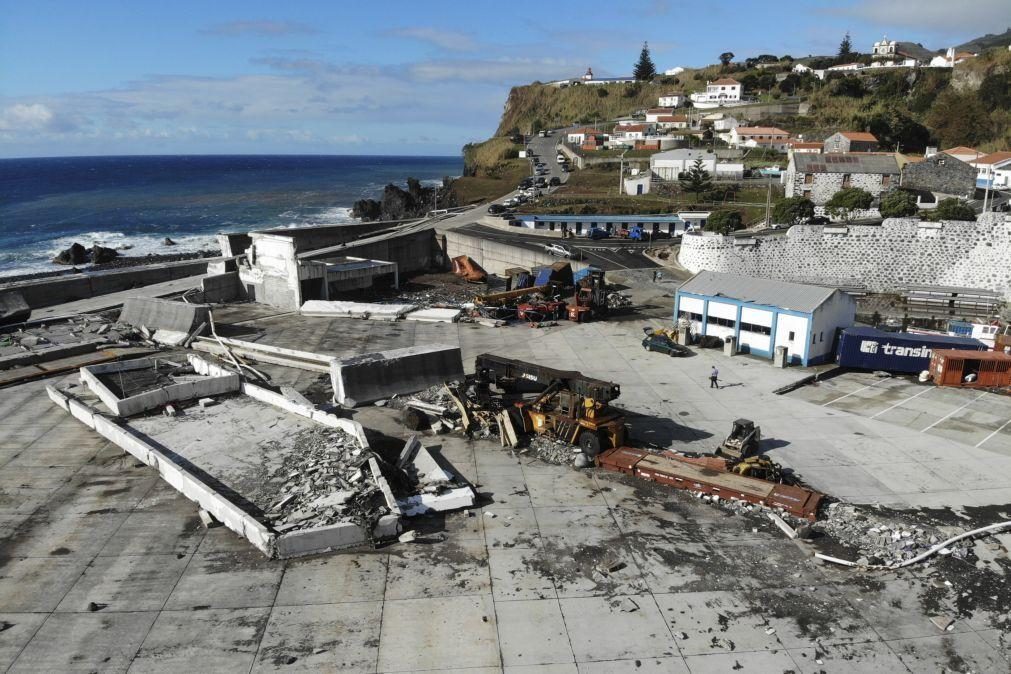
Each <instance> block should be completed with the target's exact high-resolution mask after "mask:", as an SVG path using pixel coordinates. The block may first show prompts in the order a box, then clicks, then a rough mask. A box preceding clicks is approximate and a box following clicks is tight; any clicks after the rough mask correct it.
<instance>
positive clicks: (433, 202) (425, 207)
mask: <svg viewBox="0 0 1011 674" xmlns="http://www.w3.org/2000/svg"><path fill="white" fill-rule="evenodd" d="M451 182H452V181H451V180H450V179H448V178H443V181H442V185H440V186H439V187H424V186H422V184H421V182H420V181H418V180H417V179H416V178H408V179H407V189H406V190H405V189H402V188H400V187H397V186H396V185H387V186H386V187H385V188H384V189H383V196H382V197H381V198H380V199H378V200H376V199H359V200H358V201H356V202H355V203H354V206H352V209H351V215H353V216H354V217H356V218H360V219H361V220H363V221H366V222H370V221H380V220H404V219H409V218H417V217H422V216H424V215H425V214H426V213H428V212H429V211H430V210H432V209H433V208H436V207H437V206H438V208H451V207H453V206H456V205H457V203H456V197H455V195H454V194H453V190H452V188H451V186H450V184H451Z"/></svg>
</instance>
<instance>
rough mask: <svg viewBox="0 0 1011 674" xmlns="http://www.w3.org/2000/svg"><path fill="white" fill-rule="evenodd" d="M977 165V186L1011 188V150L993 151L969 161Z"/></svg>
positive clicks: (972, 164)
mask: <svg viewBox="0 0 1011 674" xmlns="http://www.w3.org/2000/svg"><path fill="white" fill-rule="evenodd" d="M969 164H970V165H971V166H975V167H976V171H977V172H978V174H977V176H976V186H977V187H984V188H985V187H989V188H990V189H997V190H1006V189H1008V188H1011V152H1008V151H1007V150H1004V151H1002V152H991V153H990V154H987V155H983V156H982V157H980V158H979V159H976V160H974V161H971V162H969Z"/></svg>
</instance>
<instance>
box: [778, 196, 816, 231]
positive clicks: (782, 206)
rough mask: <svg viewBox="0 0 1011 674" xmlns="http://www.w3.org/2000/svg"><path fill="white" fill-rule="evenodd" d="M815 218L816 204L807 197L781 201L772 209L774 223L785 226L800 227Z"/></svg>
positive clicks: (789, 198) (788, 198)
mask: <svg viewBox="0 0 1011 674" xmlns="http://www.w3.org/2000/svg"><path fill="white" fill-rule="evenodd" d="M813 217H814V202H812V201H811V200H810V199H807V198H805V197H787V198H786V199H780V200H779V201H777V202H776V204H775V205H774V206H773V207H772V221H773V222H775V223H777V224H784V225H800V224H802V223H805V222H807V221H808V220H810V219H811V218H813Z"/></svg>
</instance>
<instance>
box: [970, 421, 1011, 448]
mask: <svg viewBox="0 0 1011 674" xmlns="http://www.w3.org/2000/svg"><path fill="white" fill-rule="evenodd" d="M1008 424H1011V419H1008V420H1007V421H1005V422H1004V423H1003V424H1001V426H1000V428H998V429H997V430H996V431H994V432H993V433H991V434H990V435H988V436H986V437H985V438H983V439H982V440H980V441H979V442H978V443H976V446H977V447H979V446H980V445H982V444H983V443H984V442H986V441H987V440H989V439H990V438H992V437H993V436H995V435H997V434H998V433H1000V432H1001V431H1003V430H1004V429H1005V428H1007V426H1008Z"/></svg>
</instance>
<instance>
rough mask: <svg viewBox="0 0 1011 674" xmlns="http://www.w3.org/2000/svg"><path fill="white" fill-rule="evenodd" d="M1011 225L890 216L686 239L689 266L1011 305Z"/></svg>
mask: <svg viewBox="0 0 1011 674" xmlns="http://www.w3.org/2000/svg"><path fill="white" fill-rule="evenodd" d="M1008 260H1011V220H1005V219H1004V216H1003V214H996V213H990V214H987V215H983V216H980V217H979V219H978V221H977V222H952V221H946V222H921V221H920V220H915V219H888V220H885V221H884V223H883V224H882V225H880V226H856V227H843V226H825V227H822V226H819V225H799V226H796V227H791V228H790V230H789V231H787V233H786V235H785V236H760V237H751V238H747V239H738V238H735V237H727V236H718V235H713V234H709V233H705V234H690V235H686V236H685V237H684V240H683V241H682V243H681V251H680V254H679V256H678V261H679V262H680V263H681V265H682V266H684V267H685V268H686V269H688V270H690V271H692V272H698V271H701V270H703V269H708V270H711V271H720V272H729V273H735V274H745V275H749V276H759V277H764V278H772V279H779V280H783V281H794V282H798V283H815V284H821V285H828V286H837V287H839V286H841V287H858V288H866V289H867V290H869V291H871V292H896V291H898V290H901V288H903V287H904V286H908V285H930V286H956V287H968V288H977V289H983V290H992V291H995V292H999V293H1001V294H1003V295H1004V296H1005V298H1007V299H1008V300H1011V273H1009V271H1008Z"/></svg>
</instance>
